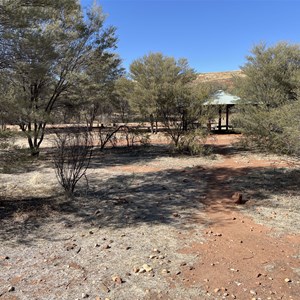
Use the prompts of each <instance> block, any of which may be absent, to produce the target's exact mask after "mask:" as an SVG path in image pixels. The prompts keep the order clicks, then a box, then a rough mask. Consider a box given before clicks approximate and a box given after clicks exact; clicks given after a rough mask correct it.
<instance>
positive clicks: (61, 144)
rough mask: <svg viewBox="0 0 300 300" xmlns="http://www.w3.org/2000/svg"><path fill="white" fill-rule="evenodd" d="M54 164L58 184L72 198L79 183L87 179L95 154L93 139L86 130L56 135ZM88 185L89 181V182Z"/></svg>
mask: <svg viewBox="0 0 300 300" xmlns="http://www.w3.org/2000/svg"><path fill="white" fill-rule="evenodd" d="M54 147H55V153H54V156H53V163H54V166H55V173H56V177H57V179H58V182H59V183H60V185H61V186H62V187H63V189H64V190H65V194H66V196H67V197H72V196H73V194H74V190H75V187H76V185H77V183H78V181H79V180H80V179H81V178H82V177H85V179H86V181H87V177H86V171H87V169H88V167H89V164H90V160H91V157H92V152H93V139H92V136H91V134H90V133H89V132H88V131H87V130H86V131H83V132H76V133H62V134H58V133H57V134H56V137H55V138H54ZM87 183H88V181H87Z"/></svg>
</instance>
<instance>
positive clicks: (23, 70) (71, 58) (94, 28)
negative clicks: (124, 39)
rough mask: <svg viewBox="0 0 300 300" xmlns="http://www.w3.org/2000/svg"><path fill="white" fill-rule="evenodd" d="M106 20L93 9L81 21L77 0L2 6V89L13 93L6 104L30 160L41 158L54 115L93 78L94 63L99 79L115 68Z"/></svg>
mask: <svg viewBox="0 0 300 300" xmlns="http://www.w3.org/2000/svg"><path fill="white" fill-rule="evenodd" d="M104 20H105V17H104V15H103V13H102V11H101V8H100V7H98V6H96V5H94V6H93V7H92V8H91V9H90V10H89V11H88V12H87V18H84V16H83V15H82V12H81V8H80V5H79V4H78V1H76V0H53V1H48V0H35V1H34V0H32V1H26V2H24V1H21V0H19V1H15V0H6V1H2V2H1V5H0V61H1V77H2V79H1V82H0V84H1V85H2V88H1V89H4V88H6V89H9V90H10V91H11V92H10V93H9V94H8V95H9V96H7V97H5V100H4V101H7V102H9V103H10V105H11V107H12V109H11V111H13V114H12V115H11V119H12V122H15V123H17V124H19V126H20V128H21V129H22V131H23V132H24V133H25V134H26V136H27V138H28V143H29V146H30V149H31V152H32V154H33V155H34V154H38V153H39V147H40V144H41V143H42V141H43V138H44V133H45V127H46V124H47V123H48V122H49V121H50V120H51V118H52V115H53V111H54V110H55V109H56V110H60V109H61V104H60V103H62V102H63V101H65V100H69V102H68V101H67V102H68V104H69V105H70V104H72V103H73V102H72V101H73V100H74V99H75V98H76V97H74V91H75V89H74V86H81V87H82V86H83V85H82V84H81V85H79V83H82V78H83V77H84V76H89V77H91V73H93V71H94V69H93V67H92V66H93V64H94V63H95V61H97V62H98V61H99V64H97V67H98V68H99V66H101V70H100V71H99V73H101V74H102V73H103V72H106V71H107V69H105V68H106V67H107V65H109V66H108V67H107V68H108V69H109V70H110V69H111V68H112V65H113V64H114V63H117V64H118V63H119V61H118V60H113V55H112V54H110V53H109V50H110V49H114V48H115V42H116V40H115V38H114V31H115V30H114V28H112V27H108V28H105V27H104ZM112 60H113V62H111V61H112ZM107 61H110V62H109V63H108V64H105V63H106V62H107ZM100 62H101V63H100ZM103 62H105V63H103ZM102 63H103V64H102ZM104 65H105V67H104ZM96 75H98V73H97V74H96ZM98 79H99V78H98ZM95 80H97V79H95ZM93 83H94V82H93ZM97 83H98V82H97Z"/></svg>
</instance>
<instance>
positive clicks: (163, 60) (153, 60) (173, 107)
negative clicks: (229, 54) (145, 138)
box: [130, 53, 211, 152]
mask: <svg viewBox="0 0 300 300" xmlns="http://www.w3.org/2000/svg"><path fill="white" fill-rule="evenodd" d="M130 76H131V78H132V80H133V82H134V93H133V99H132V105H133V107H134V108H135V109H136V110H137V111H138V112H139V113H140V114H142V115H144V116H146V117H147V116H148V119H149V121H150V123H151V127H152V129H153V126H154V123H157V121H160V122H161V123H162V124H163V126H164V128H165V131H166V133H167V135H168V136H169V137H170V138H171V140H172V143H173V144H174V146H175V148H176V149H178V150H179V149H182V150H183V149H186V147H187V148H190V149H191V147H190V145H191V144H192V140H194V137H193V138H191V137H190V136H189V133H188V132H189V131H191V132H193V131H194V130H195V127H196V126H200V127H201V124H202V121H203V116H204V113H205V112H206V110H207V109H206V108H205V107H204V106H203V102H204V101H205V99H206V98H207V96H208V94H209V93H210V92H211V91H210V89H209V88H208V86H204V85H199V84H196V83H195V82H194V80H195V78H196V74H195V72H194V70H193V69H191V68H190V67H189V65H188V62H187V60H186V59H179V60H175V59H174V58H173V57H167V56H164V55H162V54H161V53H150V54H149V55H146V56H144V57H142V58H141V59H138V60H136V61H134V62H133V63H132V64H131V66H130ZM193 134H194V133H193ZM196 136H198V135H197V134H196V135H195V137H196ZM187 145H188V146H187ZM183 151H185V150H183ZM191 152H197V151H193V150H191Z"/></svg>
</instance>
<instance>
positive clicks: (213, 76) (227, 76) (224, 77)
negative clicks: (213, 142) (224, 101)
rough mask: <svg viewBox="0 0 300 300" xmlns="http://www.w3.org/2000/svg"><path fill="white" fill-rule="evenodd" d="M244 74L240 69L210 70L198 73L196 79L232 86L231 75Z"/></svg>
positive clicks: (241, 75)
mask: <svg viewBox="0 0 300 300" xmlns="http://www.w3.org/2000/svg"><path fill="white" fill-rule="evenodd" d="M235 76H238V77H239V76H240V77H243V76H245V75H244V74H243V72H242V71H241V70H236V71H225V72H210V73H200V74H198V77H197V79H196V81H197V82H211V83H218V84H224V85H227V86H232V84H233V77H235Z"/></svg>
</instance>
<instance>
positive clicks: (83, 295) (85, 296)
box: [81, 293, 89, 299]
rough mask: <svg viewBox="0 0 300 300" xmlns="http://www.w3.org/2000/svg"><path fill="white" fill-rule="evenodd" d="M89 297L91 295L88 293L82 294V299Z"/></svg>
mask: <svg viewBox="0 0 300 300" xmlns="http://www.w3.org/2000/svg"><path fill="white" fill-rule="evenodd" d="M88 297H89V295H88V294H86V293H82V294H81V298H82V299H85V298H88Z"/></svg>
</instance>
